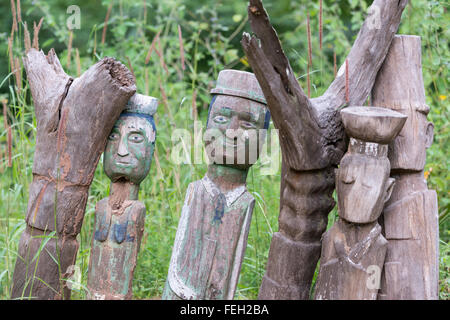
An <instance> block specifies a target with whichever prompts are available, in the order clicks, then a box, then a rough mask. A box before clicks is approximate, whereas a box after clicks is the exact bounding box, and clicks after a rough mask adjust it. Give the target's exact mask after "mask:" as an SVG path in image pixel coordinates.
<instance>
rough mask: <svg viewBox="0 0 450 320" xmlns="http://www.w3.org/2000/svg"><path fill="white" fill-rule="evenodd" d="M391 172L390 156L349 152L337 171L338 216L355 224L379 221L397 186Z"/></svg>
mask: <svg viewBox="0 0 450 320" xmlns="http://www.w3.org/2000/svg"><path fill="white" fill-rule="evenodd" d="M389 173H390V165H389V160H388V159H387V157H382V158H376V157H371V156H367V155H364V154H353V153H347V154H346V155H345V156H344V157H343V158H342V160H341V163H340V166H339V169H338V170H337V173H336V192H337V195H338V210H339V216H340V217H342V218H343V219H345V220H347V221H349V222H354V223H369V222H373V221H375V220H377V219H378V217H379V216H380V214H381V212H382V210H383V206H384V203H385V202H386V201H387V200H389V198H390V197H391V193H392V189H393V186H394V179H393V178H389Z"/></svg>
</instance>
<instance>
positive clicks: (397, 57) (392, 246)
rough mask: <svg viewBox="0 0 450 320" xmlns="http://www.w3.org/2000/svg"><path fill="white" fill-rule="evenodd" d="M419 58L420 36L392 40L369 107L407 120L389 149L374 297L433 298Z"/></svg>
mask: <svg viewBox="0 0 450 320" xmlns="http://www.w3.org/2000/svg"><path fill="white" fill-rule="evenodd" d="M421 60H422V59H421V43H420V37H418V36H408V35H398V36H396V37H395V38H394V41H393V42H392V45H391V47H390V49H389V53H388V55H387V57H386V60H385V62H384V64H383V66H382V68H381V70H380V72H379V73H378V77H377V80H376V82H375V85H374V88H373V91H372V101H373V104H374V105H376V106H385V107H386V108H390V109H392V110H395V111H398V112H400V113H403V114H405V115H407V116H408V120H407V122H406V124H405V126H404V127H403V130H402V131H401V132H400V134H399V136H398V137H397V138H396V139H395V140H394V142H393V143H391V144H390V146H389V159H390V161H391V176H392V177H394V178H395V179H396V185H395V187H394V191H393V194H392V197H391V200H390V201H389V202H388V203H387V204H386V207H385V209H384V213H383V220H384V223H383V224H382V225H383V227H384V233H385V236H386V239H388V241H389V244H388V249H387V256H386V262H385V265H384V272H383V276H382V282H381V290H380V294H379V299H389V300H391V299H408V300H410V299H420V300H422V299H438V292H439V290H438V288H439V223H438V207H437V195H436V192H435V191H434V190H428V188H427V183H426V180H425V178H424V167H425V161H426V149H427V148H428V147H429V146H430V145H431V143H432V142H433V124H432V123H431V122H428V121H427V114H428V112H429V110H430V108H429V107H428V106H427V105H426V102H425V89H424V84H423V79H422V61H421Z"/></svg>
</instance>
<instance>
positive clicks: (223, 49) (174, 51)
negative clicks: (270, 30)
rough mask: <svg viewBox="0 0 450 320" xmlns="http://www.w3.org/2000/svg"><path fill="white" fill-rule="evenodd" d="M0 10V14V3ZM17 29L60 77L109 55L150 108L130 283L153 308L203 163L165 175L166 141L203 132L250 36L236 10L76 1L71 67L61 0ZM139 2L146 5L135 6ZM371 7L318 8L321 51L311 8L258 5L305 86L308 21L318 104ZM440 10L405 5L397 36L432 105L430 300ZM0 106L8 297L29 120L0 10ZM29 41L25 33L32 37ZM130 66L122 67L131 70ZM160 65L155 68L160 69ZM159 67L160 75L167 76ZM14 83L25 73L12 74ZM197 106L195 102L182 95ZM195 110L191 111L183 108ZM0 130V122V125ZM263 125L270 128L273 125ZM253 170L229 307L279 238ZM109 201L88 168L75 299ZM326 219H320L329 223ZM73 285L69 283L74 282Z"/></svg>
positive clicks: (274, 206)
mask: <svg viewBox="0 0 450 320" xmlns="http://www.w3.org/2000/svg"><path fill="white" fill-rule="evenodd" d="M0 1H2V8H5V9H6V8H9V6H10V4H9V1H7V0H0ZM21 2H22V19H23V20H24V21H27V22H28V29H29V30H31V31H32V22H33V21H36V22H37V21H39V19H40V18H41V17H42V16H44V23H43V26H42V30H41V32H40V34H39V38H40V46H41V47H42V49H43V50H44V51H45V52H47V51H48V50H49V49H50V48H55V50H56V52H57V54H58V56H59V58H60V61H61V63H62V65H63V66H64V68H65V70H66V72H67V73H68V74H70V75H72V76H76V75H77V63H76V59H75V49H78V52H79V56H80V69H81V72H83V71H85V70H87V68H89V67H90V66H91V65H92V64H94V63H95V62H96V61H98V60H99V59H101V58H102V57H105V56H113V57H115V58H116V59H118V60H120V61H122V62H123V63H124V64H125V65H127V66H129V68H130V69H131V68H132V69H133V71H134V74H135V77H136V83H137V88H138V92H140V93H143V94H148V95H152V96H155V97H158V98H159V99H160V105H159V108H158V112H157V115H156V117H155V120H156V126H157V129H158V135H157V143H156V153H155V159H154V161H153V163H152V168H151V171H150V174H149V176H148V178H147V179H146V180H144V182H143V183H142V185H141V192H140V199H141V200H142V201H143V202H144V203H145V205H146V207H147V217H146V228H145V234H144V238H143V243H142V246H141V251H140V254H139V258H138V265H137V269H136V272H135V279H134V282H133V290H134V296H135V298H136V299H148V298H157V297H159V296H160V295H161V293H162V289H163V287H164V283H165V279H166V276H167V269H168V265H169V260H170V255H171V251H172V245H173V240H174V237H175V231H176V228H177V225H178V219H179V216H180V212H181V207H182V204H183V199H184V193H185V191H186V188H187V185H188V184H189V183H190V182H191V181H194V180H197V179H200V178H201V177H202V176H203V175H204V173H205V171H206V165H204V164H202V165H186V164H183V165H176V164H174V163H173V162H172V161H170V155H171V150H172V149H173V147H174V146H175V145H176V144H177V143H178V142H179V141H172V140H171V133H172V131H173V130H174V129H176V128H184V129H188V130H189V131H190V132H193V131H194V119H195V114H196V113H198V119H199V120H200V121H202V123H206V117H207V111H208V105H209V102H210V95H209V90H210V88H211V87H212V86H213V85H214V80H215V79H216V78H217V75H218V72H219V71H220V70H222V69H224V68H234V69H241V70H247V71H251V69H250V67H249V66H248V63H247V61H246V59H245V56H244V53H243V50H242V48H241V45H240V39H241V35H242V32H243V31H246V32H250V31H251V30H250V27H249V25H248V23H247V12H246V10H247V9H246V6H247V3H246V1H240V0H227V1H206V0H197V1H186V0H167V1H155V0H147V1H131V0H116V1H112V0H103V1H101V2H100V1H87V0H83V1H77V5H78V6H79V7H80V9H81V29H80V30H74V31H73V43H72V51H71V59H70V61H71V63H70V66H68V48H67V46H68V43H69V30H68V29H67V28H66V26H65V25H66V19H67V17H68V16H69V14H67V13H66V10H67V7H68V6H69V5H71V4H72V3H71V2H70V1H65V0H52V1H42V0H34V1H31V0H28V1H25V0H22V1H21ZM144 3H145V4H146V6H145V7H144ZM370 3H371V1H369V0H364V1H354V0H344V1H331V0H325V1H324V11H323V12H324V20H323V21H324V25H323V30H324V31H323V34H324V38H323V50H320V48H319V40H318V39H319V37H318V29H319V27H318V21H319V19H318V14H319V1H306V0H301V1H300V0H299V1H290V0H277V1H275V0H270V1H269V0H265V1H264V4H265V6H266V9H267V10H268V12H269V14H270V16H271V19H272V20H271V21H272V23H273V25H274V27H275V29H276V30H277V32H278V34H279V36H280V39H281V41H282V44H283V48H284V51H285V52H286V54H287V55H288V57H289V59H290V62H291V65H292V67H293V69H294V71H295V72H296V74H297V77H298V79H299V82H300V84H301V85H302V87H304V88H306V66H307V52H308V50H307V37H306V13H307V12H309V13H310V16H311V30H312V35H313V36H312V40H313V43H312V53H313V68H312V69H311V80H312V96H319V95H320V94H322V93H323V92H324V91H325V90H326V88H327V87H328V85H329V83H330V82H331V81H332V79H333V77H334V75H333V54H334V53H336V56H337V64H338V68H339V66H340V65H341V64H342V63H343V62H344V59H345V56H346V55H347V54H348V52H349V50H350V48H351V45H352V43H353V41H354V39H355V37H356V34H357V32H358V30H359V28H360V26H361V25H362V21H363V19H364V18H365V16H366V11H367V8H368V6H369V5H370ZM110 4H112V10H111V14H110V17H109V21H108V24H107V31H106V37H105V43H104V44H102V43H101V42H102V41H101V40H102V32H103V28H104V21H105V16H106V12H107V8H108V6H109V5H110ZM447 6H448V4H447V3H446V2H445V1H426V0H417V1H414V2H413V4H412V7H411V6H409V7H408V8H406V10H405V13H404V15H403V22H402V24H401V27H400V33H403V34H417V35H420V36H421V37H422V46H423V51H422V54H423V61H422V65H423V76H424V82H425V89H426V95H427V103H428V104H429V105H430V107H431V112H430V115H429V119H430V120H431V121H432V122H433V123H434V125H435V139H434V144H433V146H432V147H431V148H430V149H429V151H428V159H427V166H426V170H427V173H426V174H427V177H428V182H429V187H430V188H431V189H435V190H437V192H438V199H439V213H440V216H441V224H440V228H441V239H442V243H441V298H443V299H448V292H449V291H448V290H449V285H448V281H449V280H448V279H449V270H448V268H449V266H448V253H449V246H448V240H449V237H450V233H449V231H448V230H449V223H450V219H448V218H447V217H448V212H449V206H450V197H449V191H448V190H449V173H448V172H449V166H450V162H449V160H448V158H449V155H448V143H447V141H448V137H449V126H448V115H449V111H450V109H449V108H450V104H449V103H448V101H450V97H448V92H447V88H448V80H449V73H448V70H449V63H450V62H449V32H450V31H449V30H450V28H449V25H448V23H449V21H450V19H449V18H450V17H449V14H448V12H447V10H448V7H447ZM0 18H1V23H0V27H1V29H0V30H1V33H0V40H1V41H0V53H1V55H0V84H1V86H0V98H6V99H8V104H7V105H8V109H9V111H8V121H9V123H10V124H11V126H12V135H13V137H12V138H13V145H12V160H13V166H12V168H7V167H6V165H7V159H6V157H5V153H6V150H7V148H6V138H7V131H6V130H5V128H3V127H2V129H1V130H0V297H1V298H3V299H7V298H9V290H10V288H11V281H12V273H13V269H14V263H15V260H16V253H17V246H18V241H19V237H20V234H21V232H22V231H23V230H24V228H25V223H24V221H23V217H24V214H25V212H26V205H27V201H28V189H29V185H30V182H31V181H32V163H33V154H34V147H35V131H36V119H35V115H34V112H33V105H32V101H31V97H30V93H29V90H28V87H27V85H26V82H25V81H23V90H22V91H20V92H19V91H18V90H17V88H16V87H15V77H14V76H13V75H11V70H12V68H11V66H9V62H8V48H7V44H8V41H7V39H8V37H9V36H10V30H11V23H12V17H11V13H10V11H9V9H8V10H2V11H1V12H0ZM178 26H180V27H181V30H182V34H183V45H184V53H185V65H186V69H185V70H183V69H182V64H181V55H180V42H179V38H178ZM159 31H161V34H160V41H159V42H158V41H156V43H155V48H156V49H157V50H158V52H159V53H161V57H162V58H160V57H159V56H158V54H157V53H156V51H155V50H153V53H152V55H151V58H150V61H149V63H148V64H146V63H145V60H146V57H147V53H148V51H149V48H150V46H151V43H152V40H153V39H154V37H155V35H156V34H157V33H158V32H159ZM31 34H32V32H31ZM23 35H24V26H23V24H21V23H19V30H18V32H16V33H15V35H14V46H13V54H14V56H15V57H20V56H22V55H23V47H24V45H23V40H22V39H23ZM130 64H131V66H130ZM165 66H166V67H165ZM166 68H167V70H166ZM21 75H22V77H24V76H25V72H24V71H23V70H21ZM194 96H196V99H195V101H193V97H194ZM194 102H195V105H196V107H197V108H196V111H194V108H193V105H194ZM0 120H1V121H0V123H3V116H0ZM272 127H273V125H272ZM260 167H261V162H258V163H257V165H255V167H254V168H252V170H251V171H250V174H249V178H248V187H249V190H250V191H251V192H252V193H253V195H254V197H255V199H256V205H255V211H254V214H253V220H252V224H251V230H250V235H249V240H248V247H247V250H246V255H245V260H244V262H243V266H242V272H241V277H240V281H239V285H238V290H237V298H239V299H255V298H256V297H257V292H258V288H259V286H260V283H261V279H262V276H263V275H264V272H265V264H266V261H267V256H268V251H269V246H270V240H271V236H272V233H273V232H275V231H276V230H278V226H277V219H278V211H279V193H280V191H279V184H280V171H281V170H279V172H278V174H277V175H273V176H262V175H260V171H259V168H260ZM108 193H109V180H108V179H107V178H106V176H105V175H104V173H103V168H102V163H101V161H100V164H99V166H98V168H97V170H96V173H95V177H94V181H93V183H92V186H91V188H90V196H89V199H88V204H87V208H86V215H85V219H84V223H83V228H82V231H81V234H80V235H79V238H78V240H79V242H80V249H79V252H78V256H77V262H76V264H77V266H78V267H79V268H80V271H81V283H80V284H81V286H80V288H76V286H74V290H73V298H75V299H83V298H85V296H86V291H85V285H86V280H87V269H88V263H89V255H90V241H91V236H92V231H93V230H92V228H93V222H94V219H93V218H94V210H95V204H96V203H97V202H98V201H99V200H100V199H102V198H104V197H106V196H107V195H108ZM335 215H336V211H333V212H332V213H331V214H330V225H331V223H332V220H333V219H335ZM73 280H74V279H72V281H73Z"/></svg>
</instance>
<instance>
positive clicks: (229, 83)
mask: <svg viewBox="0 0 450 320" xmlns="http://www.w3.org/2000/svg"><path fill="white" fill-rule="evenodd" d="M211 93H212V94H213V95H214V96H213V100H212V103H211V106H210V109H209V116H208V123H207V132H206V134H205V146H206V150H207V154H208V157H209V159H210V164H209V166H208V171H207V173H206V175H205V177H204V178H203V179H201V180H198V181H195V182H193V183H191V184H190V185H189V187H188V190H187V192H186V198H185V202H184V206H183V209H182V213H181V217H180V222H179V225H178V230H177V233H176V238H175V244H174V247H173V252H172V259H171V262H170V267H169V273H168V279H167V282H166V286H165V288H164V293H163V299H208V300H212V299H233V297H234V293H235V291H236V285H237V282H238V279H239V273H240V269H241V264H242V260H243V258H244V252H245V248H246V245H247V237H248V232H249V226H250V220H251V216H252V212H253V207H254V203H255V200H254V198H253V196H252V195H251V194H250V193H249V192H248V191H247V189H246V178H247V173H248V170H249V168H250V167H251V166H252V165H253V164H254V162H256V160H257V158H258V155H259V151H260V148H261V145H262V142H263V139H264V136H265V135H264V130H261V129H267V127H268V124H269V119H270V114H269V112H268V110H267V108H266V106H265V104H266V102H265V99H264V95H263V93H262V91H261V89H260V87H259V84H258V82H257V80H256V78H255V76H254V75H253V74H252V73H248V72H242V71H236V70H223V71H221V72H220V73H219V77H218V80H217V86H216V88H215V89H213V90H212V91H211Z"/></svg>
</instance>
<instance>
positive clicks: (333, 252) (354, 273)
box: [316, 219, 387, 300]
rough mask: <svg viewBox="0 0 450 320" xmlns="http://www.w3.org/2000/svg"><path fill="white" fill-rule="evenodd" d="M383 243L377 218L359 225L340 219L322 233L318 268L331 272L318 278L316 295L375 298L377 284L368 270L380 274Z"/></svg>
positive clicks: (384, 247)
mask: <svg viewBox="0 0 450 320" xmlns="http://www.w3.org/2000/svg"><path fill="white" fill-rule="evenodd" d="M386 245H387V241H386V239H385V238H384V237H383V236H382V235H381V227H380V225H378V223H377V222H373V223H370V224H362V225H358V224H353V223H349V222H346V221H345V220H344V219H339V220H338V221H337V222H336V224H335V225H334V226H333V227H332V228H331V229H330V230H328V231H327V232H326V233H325V234H324V236H323V248H322V260H321V269H320V272H321V273H322V274H323V275H327V274H329V273H332V276H330V277H326V276H323V277H320V278H319V282H318V284H317V288H318V289H317V291H316V299H318V300H322V299H327V300H328V299H331V300H337V299H339V300H348V299H356V300H375V299H376V297H377V292H378V288H377V287H376V288H373V287H371V284H370V276H371V274H370V272H371V271H375V272H377V271H378V277H379V276H380V275H381V270H382V268H383V262H384V257H385V254H386ZM374 266H375V267H376V268H378V269H376V270H375V269H374ZM375 276H376V275H375ZM321 280H322V281H324V282H325V283H320V282H321Z"/></svg>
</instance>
